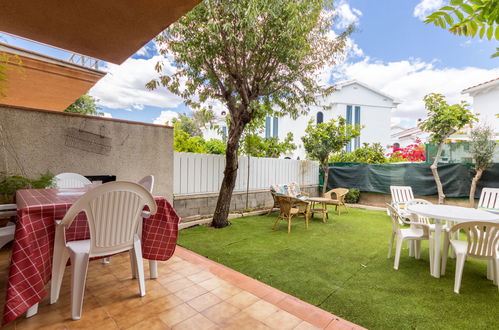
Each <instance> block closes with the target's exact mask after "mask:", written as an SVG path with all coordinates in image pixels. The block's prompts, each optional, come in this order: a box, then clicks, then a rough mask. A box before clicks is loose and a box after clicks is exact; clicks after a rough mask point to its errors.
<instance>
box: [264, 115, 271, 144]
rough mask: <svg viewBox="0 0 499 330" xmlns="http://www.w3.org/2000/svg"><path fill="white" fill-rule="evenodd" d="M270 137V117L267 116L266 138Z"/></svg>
mask: <svg viewBox="0 0 499 330" xmlns="http://www.w3.org/2000/svg"><path fill="white" fill-rule="evenodd" d="M269 137H270V117H267V118H265V138H266V139H267V138H269Z"/></svg>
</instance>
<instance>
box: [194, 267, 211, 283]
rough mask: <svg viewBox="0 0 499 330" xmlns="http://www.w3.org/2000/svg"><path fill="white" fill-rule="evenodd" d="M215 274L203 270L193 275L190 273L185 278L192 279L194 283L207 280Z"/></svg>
mask: <svg viewBox="0 0 499 330" xmlns="http://www.w3.org/2000/svg"><path fill="white" fill-rule="evenodd" d="M214 277H215V275H213V274H212V273H210V272H208V271H206V270H203V271H201V272H199V273H197V274H194V275H190V276H187V278H188V279H189V280H191V281H193V282H194V283H201V282H204V281H206V280H209V279H212V278H214Z"/></svg>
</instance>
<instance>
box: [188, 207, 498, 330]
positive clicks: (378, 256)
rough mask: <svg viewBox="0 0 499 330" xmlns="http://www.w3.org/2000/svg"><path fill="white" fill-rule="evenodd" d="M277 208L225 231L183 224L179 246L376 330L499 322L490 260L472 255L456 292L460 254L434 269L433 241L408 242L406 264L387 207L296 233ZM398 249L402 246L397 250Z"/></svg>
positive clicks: (296, 223)
mask: <svg viewBox="0 0 499 330" xmlns="http://www.w3.org/2000/svg"><path fill="white" fill-rule="evenodd" d="M275 216H276V213H273V214H272V215H270V216H252V217H244V218H238V219H234V220H231V221H232V226H229V227H226V228H224V229H214V228H210V227H193V228H190V229H186V230H182V231H181V232H180V235H179V242H178V243H179V244H180V245H181V246H183V247H186V248H188V249H190V250H192V251H195V252H197V253H199V254H201V255H203V256H205V257H207V258H209V259H211V260H214V261H217V262H219V263H222V264H224V265H226V266H228V267H230V268H232V269H235V270H237V271H239V272H241V273H243V274H246V275H248V276H251V277H253V278H255V279H257V280H259V281H262V282H264V283H267V284H269V285H271V286H273V287H275V288H277V289H279V290H282V291H284V292H286V293H289V294H291V295H293V296H296V297H298V298H300V299H302V300H304V301H307V302H309V303H311V304H313V305H316V306H319V307H320V308H322V309H325V310H327V311H329V312H331V313H333V314H336V315H338V316H341V317H343V318H345V319H347V320H349V321H351V322H354V323H357V324H359V325H362V326H364V327H367V328H371V329H388V328H390V329H402V328H403V329H444V328H446V329H492V328H496V329H497V327H498V326H499V292H498V289H497V287H496V286H494V285H493V284H492V281H489V280H487V278H486V262H485V261H481V260H475V259H471V258H470V259H468V261H467V262H466V264H465V266H464V273H463V280H462V284H461V293H460V294H455V293H454V292H453V288H454V270H455V260H454V259H450V258H449V262H448V264H447V274H446V275H445V276H443V277H441V278H439V279H437V278H434V277H432V276H431V275H430V270H429V269H430V268H429V262H428V244H427V241H425V242H423V246H422V257H421V259H420V260H416V259H414V258H410V257H409V256H408V250H407V248H406V246H405V244H404V249H403V251H402V256H401V259H400V266H399V270H398V271H396V270H394V269H393V256H392V258H391V259H387V252H388V243H389V239H390V232H391V223H390V220H389V217H388V216H387V215H386V212H381V211H367V210H361V209H350V212H349V213H342V215H341V216H340V217H338V216H337V215H336V214H335V213H334V212H333V211H332V210H330V213H329V221H328V222H327V223H322V221H321V220H319V219H318V218H319V217H318V216H317V215H316V217H315V219H314V220H312V221H310V224H309V228H308V230H307V229H305V220H304V219H303V218H294V219H293V225H292V228H291V234H289V235H288V233H287V224H286V223H285V222H284V221H281V223H280V226H279V228H278V229H277V230H275V231H273V230H272V229H271V227H272V223H273V221H274V219H275ZM393 254H395V246H394V250H393Z"/></svg>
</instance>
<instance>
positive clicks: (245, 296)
mask: <svg viewBox="0 0 499 330" xmlns="http://www.w3.org/2000/svg"><path fill="white" fill-rule="evenodd" d="M258 300H260V298H258V297H257V296H255V295H253V294H251V293H249V292H247V291H241V292H239V293H238V294H236V295H234V296H232V297H230V298H229V299H227V300H226V301H227V302H228V303H229V304H231V305H234V306H236V307H237V308H239V309H244V308H246V307H248V306H249V305H252V304H254V303H255V302H257V301H258Z"/></svg>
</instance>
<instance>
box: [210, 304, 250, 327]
mask: <svg viewBox="0 0 499 330" xmlns="http://www.w3.org/2000/svg"><path fill="white" fill-rule="evenodd" d="M240 311H241V310H240V309H239V308H237V307H235V306H232V305H231V304H229V303H227V302H225V301H222V302H221V303H219V304H216V305H215V306H212V307H210V308H208V309H206V310H204V311H203V312H202V314H203V315H204V316H206V317H207V318H209V319H210V320H211V321H213V322H215V323H217V324H221V323H223V322H224V321H226V320H227V319H229V318H232V317H233V316H234V315H235V314H237V313H239V312H240Z"/></svg>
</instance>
